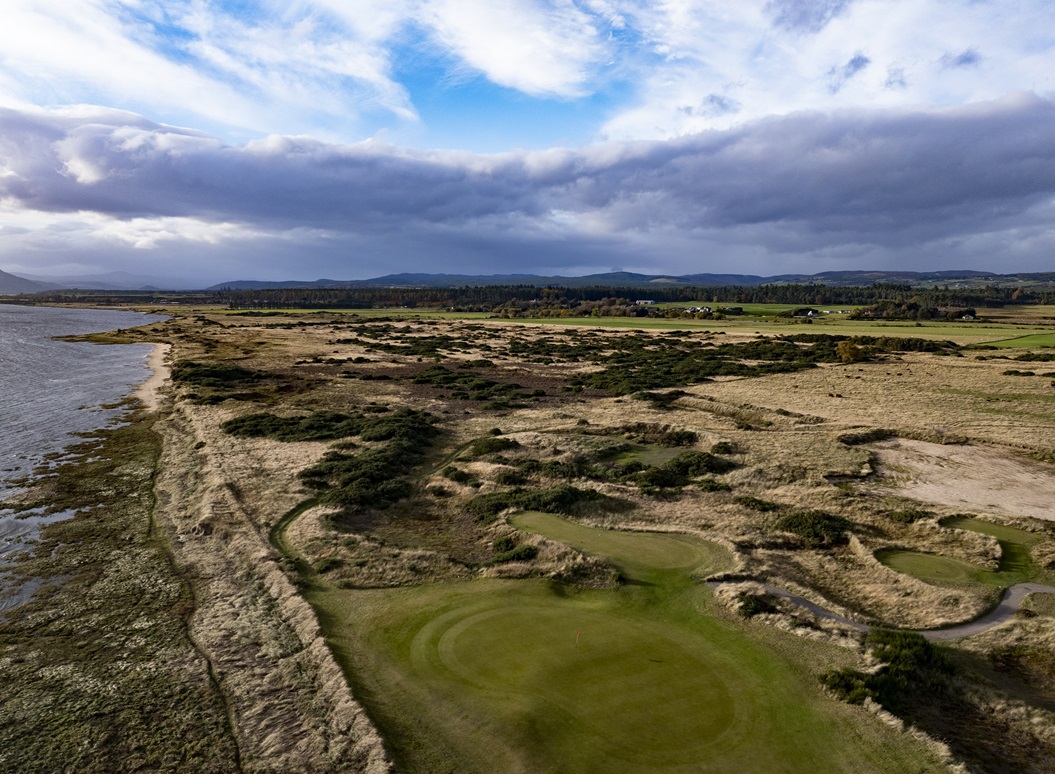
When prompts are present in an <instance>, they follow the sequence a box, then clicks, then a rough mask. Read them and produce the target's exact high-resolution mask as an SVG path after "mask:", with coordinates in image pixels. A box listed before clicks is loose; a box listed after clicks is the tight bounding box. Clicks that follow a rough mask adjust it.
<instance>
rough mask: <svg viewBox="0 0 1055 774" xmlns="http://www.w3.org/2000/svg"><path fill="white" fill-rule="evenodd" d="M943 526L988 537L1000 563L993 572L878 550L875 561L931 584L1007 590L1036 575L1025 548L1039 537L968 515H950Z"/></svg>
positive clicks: (937, 558) (926, 556) (927, 556)
mask: <svg viewBox="0 0 1055 774" xmlns="http://www.w3.org/2000/svg"><path fill="white" fill-rule="evenodd" d="M941 525H942V526H943V527H948V528H950V529H964V530H968V531H970V532H979V533H981V534H983V535H991V536H992V537H995V538H996V539H997V541H998V542H999V543H1000V564H999V567H998V569H997V570H996V571H995V572H994V571H992V570H988V569H986V568H984V567H980V566H978V565H975V564H971V563H970V562H964V561H960V560H959V559H953V558H950V557H947V556H939V555H937V554H927V553H923V552H920V551H906V550H901V549H889V548H887V549H881V550H879V551H876V555H875V556H876V559H878V560H879V561H880V562H882V563H883V564H885V565H886V566H887V567H889V568H890V569H892V570H897V571H898V572H903V573H905V574H907V575H912V576H915V577H917V578H919V579H920V580H924V581H929V582H935V583H953V584H972V583H975V584H984V585H987V586H996V587H997V588H1007V587H1008V586H1012V585H1014V584H1016V583H1021V582H1023V581H1028V580H1032V579H1033V578H1034V576H1035V575H1036V569H1035V567H1034V566H1033V560H1032V558H1031V557H1030V554H1029V545H1030V544H1031V543H1035V542H1037V541H1038V540H1039V538H1038V537H1037V536H1036V535H1034V534H1033V533H1031V532H1027V531H1026V530H1023V529H1016V528H1015V527H1008V526H1005V525H1003V524H994V523H993V522H991V521H985V520H984V519H977V518H974V517H971V516H954V517H951V518H948V519H943V520H942V521H941Z"/></svg>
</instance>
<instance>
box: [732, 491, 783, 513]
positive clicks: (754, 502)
mask: <svg viewBox="0 0 1055 774" xmlns="http://www.w3.org/2000/svg"><path fill="white" fill-rule="evenodd" d="M733 502H734V503H736V504H737V505H742V506H744V507H745V508H749V509H751V510H752V511H758V512H759V513H771V512H773V511H779V510H780V509H781V508H783V507H784V506H782V505H781V504H780V503H774V502H770V501H769V500H763V499H762V498H760V497H752V496H751V495H741V496H740V497H734V498H733Z"/></svg>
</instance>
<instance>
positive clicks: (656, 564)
mask: <svg viewBox="0 0 1055 774" xmlns="http://www.w3.org/2000/svg"><path fill="white" fill-rule="evenodd" d="M511 521H512V523H513V526H515V527H517V528H518V529H522V530H525V531H527V532H536V533H538V534H541V535H545V536H546V537H548V538H550V539H552V540H558V541H560V542H561V543H566V544H567V545H569V546H572V547H573V548H577V549H578V550H580V551H584V552H585V553H588V554H594V555H596V556H603V557H606V558H608V559H610V560H612V561H613V562H615V563H616V564H617V565H620V567H623V568H626V569H642V570H675V569H686V570H692V569H695V568H696V567H698V566H699V565H702V564H705V563H706V564H708V565H710V567H711V572H714V571H715V570H717V569H719V566H718V565H720V564H721V563H722V562H723V561H724V562H728V561H729V559H728V556H729V555H728V552H726V551H725V549H723V548H720V547H718V546H716V545H714V544H713V543H704V542H703V541H701V540H694V539H693V538H690V537H687V536H685V535H676V534H663V533H659V532H619V531H617V530H605V529H594V528H591V527H584V526H582V525H581V524H575V523H574V522H570V521H568V520H567V519H562V518H561V517H560V516H555V515H553V514H552V513H540V512H538V511H524V512H523V513H519V514H517V515H516V516H514V517H513V518H512V520H511Z"/></svg>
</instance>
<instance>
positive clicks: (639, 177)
mask: <svg viewBox="0 0 1055 774" xmlns="http://www.w3.org/2000/svg"><path fill="white" fill-rule="evenodd" d="M1053 123H1055V102H1053V101H1050V100H1045V99H1042V98H1039V97H1037V96H1035V95H1030V94H1020V95H1015V96H1012V97H1009V98H1006V99H1003V100H999V101H996V102H989V103H977V104H973V105H969V106H962V107H955V108H941V109H938V108H926V109H901V110H869V111H864V110H846V111H838V112H834V113H827V114H825V113H819V112H804V113H795V114H791V115H789V116H786V117H770V118H767V119H764V120H760V121H756V122H752V123H748V124H745V125H743V126H741V127H738V128H736V129H731V130H726V131H722V132H719V131H710V132H703V133H700V134H696V135H691V136H685V137H682V138H679V139H676V140H668V141H635V142H611V143H607V144H603V145H597V146H592V147H588V148H584V149H581V150H547V151H541V152H530V153H524V152H516V153H504V154H498V155H491V156H486V155H475V154H470V153H465V152H422V151H413V150H408V149H405V148H397V147H393V146H389V145H386V144H384V143H381V142H378V141H368V142H363V143H357V144H352V145H344V144H332V143H325V142H321V141H319V140H316V139H312V138H307V137H280V136H273V137H269V138H266V139H263V140H258V141H254V142H252V143H248V144H246V145H241V146H231V145H226V144H224V143H221V142H219V141H217V140H216V139H214V138H211V137H208V136H205V135H202V134H201V133H196V132H189V131H186V130H180V129H174V128H172V127H165V126H161V125H157V124H152V123H151V122H149V121H146V120H144V119H142V118H139V117H136V116H131V115H129V114H127V113H120V112H115V111H106V110H98V111H96V112H94V113H92V112H90V111H88V110H87V109H84V108H82V109H80V110H78V111H56V112H48V111H39V110H37V111H31V112H26V111H13V110H0V168H2V169H4V170H6V173H5V174H4V175H3V176H0V200H2V201H4V202H6V207H7V214H6V216H5V217H3V218H0V226H7V227H10V228H9V229H7V230H5V232H4V233H5V239H4V241H3V242H2V243H0V261H2V260H8V261H12V260H22V259H21V258H19V257H18V256H22V255H24V254H26V253H27V252H28V253H30V254H34V255H37V256H51V257H52V258H54V260H56V261H61V262H69V261H70V257H69V256H70V254H73V253H77V254H79V251H85V250H87V251H89V252H91V251H96V252H97V253H100V254H102V253H104V252H105V250H110V251H112V252H113V254H114V255H115V256H118V255H126V257H127V256H128V255H131V254H133V253H134V254H138V255H139V256H140V259H139V260H141V261H153V262H158V263H160V264H165V263H166V262H171V261H173V260H178V261H179V265H181V266H183V265H188V266H189V265H192V264H195V265H199V266H201V267H203V269H202V270H203V271H216V270H217V267H219V266H222V265H223V261H226V260H231V261H235V264H232V266H233V265H239V266H242V265H244V266H246V268H245V269H243V270H241V271H240V274H241V275H243V276H258V275H259V272H258V271H256V270H255V269H254V266H255V264H246V263H245V261H246V260H248V258H247V257H248V256H252V255H255V256H257V257H258V258H259V259H260V260H264V261H266V262H268V264H269V265H272V264H273V265H274V266H275V267H279V268H281V267H282V266H285V267H297V269H296V271H297V273H301V272H303V271H307V270H308V269H307V268H306V267H308V266H317V267H319V268H318V269H317V271H318V272H319V275H320V276H321V275H325V274H329V275H331V276H332V275H336V274H340V272H337V271H336V268H340V267H341V266H342V265H343V261H344V258H343V257H342V256H347V255H349V254H354V255H356V256H361V257H362V259H363V261H367V259H369V261H372V263H369V261H368V263H369V265H372V266H377V267H379V268H380V271H377V272H376V273H385V271H387V270H391V269H394V268H396V267H400V268H405V269H406V270H410V269H412V268H420V267H422V266H423V265H424V266H431V267H433V268H435V267H436V266H437V265H444V263H443V262H448V263H446V264H445V266H446V267H447V268H449V267H451V266H452V265H457V266H459V267H464V268H465V270H468V269H469V267H472V266H480V267H485V266H486V262H485V258H486V259H487V260H490V261H491V262H492V263H494V262H497V261H502V262H505V264H506V265H507V266H508V267H509V268H510V269H511V268H512V267H514V266H515V267H517V268H519V269H523V270H529V269H530V268H536V269H544V268H546V267H547V266H552V265H554V264H557V263H559V262H560V261H564V262H565V264H568V263H569V262H571V263H574V265H582V263H583V262H584V261H586V260H587V259H589V258H592V259H595V260H598V261H600V262H601V263H602V264H608V265H610V264H611V263H612V262H613V260H614V259H615V258H616V257H619V261H618V262H619V263H622V264H626V265H634V261H635V260H643V257H642V256H654V257H655V260H656V261H660V260H661V259H662V260H665V261H667V262H668V265H669V266H671V267H673V266H677V265H683V264H684V263H685V262H687V261H689V260H691V256H692V255H696V254H699V250H700V249H701V248H700V246H701V245H711V246H712V247H714V249H718V248H719V247H720V248H721V250H722V252H720V253H716V254H717V255H720V256H722V258H721V261H723V262H724V265H725V266H726V267H727V268H731V267H732V265H734V264H730V261H734V259H735V256H737V255H745V254H748V253H750V254H752V255H756V256H757V255H759V254H761V255H768V256H770V257H771V258H772V259H773V261H776V262H786V263H792V262H795V261H798V262H799V263H800V265H808V264H809V262H810V261H813V260H816V259H825V260H826V259H827V256H836V255H840V254H841V255H843V256H846V257H847V258H848V260H849V259H850V258H851V257H853V256H868V257H869V258H870V259H871V260H873V261H880V262H881V261H885V260H887V259H889V260H895V259H897V260H908V258H907V256H910V255H911V256H914V257H913V260H916V261H921V260H926V261H927V265H929V266H931V267H933V266H934V265H935V263H937V262H943V263H944V267H946V268H963V267H964V261H965V260H970V261H973V262H975V265H977V264H978V263H979V262H982V257H981V256H979V255H978V253H977V250H978V245H981V244H996V243H999V242H1000V241H1001V240H1003V241H1005V242H1008V243H1013V244H1015V245H1016V248H1015V249H1014V250H1013V251H1010V252H1009V254H1011V255H1014V257H1015V259H1016V261H1018V262H1019V266H1020V267H1023V266H1032V267H1038V266H1041V265H1046V262H1049V261H1050V254H1049V253H1047V252H1044V251H1043V249H1044V246H1046V245H1048V244H1050V243H1051V241H1052V235H1053V233H1055V229H1053V228H1052V226H1051V219H1050V215H1051V208H1052V202H1053V201H1055V134H1053V133H1052V132H1051V131H1050V127H1051V126H1052V125H1053ZM70 170H80V171H81V173H80V175H79V176H78V175H74V174H71V172H70ZM19 229H22V230H21V231H19ZM693 244H696V247H693ZM104 248H105V250H104ZM924 248H926V249H929V250H931V253H930V254H929V255H928V254H927V253H926V251H925V249H924ZM664 251H666V252H664ZM759 251H761V253H759ZM635 255H636V256H637V258H634V256H635ZM664 255H665V256H666V257H665V258H663V256H664ZM497 256H500V257H497ZM309 257H310V261H309ZM628 258H629V259H630V260H628ZM49 260H50V259H49ZM100 260H105V261H108V260H117V259H116V258H101V259H100ZM128 260H131V259H128ZM833 260H834V259H833ZM862 260H863V259H862ZM990 260H993V256H992V255H990ZM188 261H190V262H191V263H188ZM950 263H951V264H952V266H950V265H949V264H950ZM365 265H367V264H366V263H364V264H363V266H365ZM716 265H717V264H716ZM210 266H211V268H210ZM326 267H333V270H329V269H327V268H326ZM496 268H497V267H496V266H492V267H491V269H492V270H495V269H496ZM659 268H661V267H659ZM1016 268H1017V267H1016ZM276 270H277V269H276ZM363 270H364V271H366V269H363ZM665 270H667V271H671V270H672V269H671V268H667V269H665ZM290 271H293V269H291V268H286V269H285V272H286V273H287V274H288V273H289V272H290ZM301 276H303V274H301ZM341 276H348V274H347V273H344V274H341Z"/></svg>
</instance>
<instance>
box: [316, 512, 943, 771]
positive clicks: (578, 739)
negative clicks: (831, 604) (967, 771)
mask: <svg viewBox="0 0 1055 774" xmlns="http://www.w3.org/2000/svg"><path fill="white" fill-rule="evenodd" d="M514 523H515V524H516V525H517V526H518V527H520V528H521V529H523V530H525V531H531V532H537V533H540V534H543V535H545V536H547V537H549V538H550V539H554V540H559V541H563V542H566V543H568V544H570V545H573V546H576V547H578V548H580V549H582V550H584V551H586V552H589V553H593V554H595V555H597V556H603V557H607V558H608V559H609V560H610V561H612V562H613V563H614V564H615V565H616V567H618V569H619V571H620V573H621V575H622V577H623V582H622V583H621V584H620V585H619V586H618V587H617V588H616V589H614V590H597V589H594V590H589V589H582V588H576V587H574V586H565V585H562V584H559V583H555V582H552V581H548V580H544V579H525V580H495V579H491V580H477V581H472V582H462V583H450V584H437V585H431V586H422V587H414V588H400V589H393V590H354V589H334V588H319V587H315V588H314V589H311V590H309V591H308V592H307V598H308V599H309V601H311V603H312V604H313V605H314V606H315V608H316V610H317V611H318V612H319V614H320V620H321V621H322V623H323V626H324V628H325V629H326V630H327V632H328V633H329V639H330V643H331V646H332V647H333V649H334V652H335V653H336V654H337V656H338V659H339V660H340V661H341V662H342V663H343V664H344V666H345V668H346V670H347V673H348V674H349V676H350V677H351V679H352V680H353V683H354V685H355V689H356V693H357V695H358V696H359V697H360V698H361V699H362V701H363V702H364V704H365V705H366V706H367V708H368V710H369V712H370V714H371V716H372V718H373V719H374V721H375V722H376V723H377V724H378V725H379V727H380V728H381V729H382V732H383V733H384V735H385V738H386V739H387V740H388V741H389V744H390V750H391V752H392V754H393V757H394V758H395V761H396V763H397V766H398V767H399V768H400V769H401V770H404V771H421V772H430V774H431V773H432V772H473V771H480V772H493V771H524V772H527V771H530V772H597V771H604V772H658V771H665V772H690V771H691V772H707V771H714V772H727V771H847V772H849V771H853V772H860V771H890V772H894V771H905V770H908V769H909V768H911V769H912V770H914V771H915V770H927V769H926V768H923V769H921V768H920V766H921V765H924V767H925V765H926V763H925V760H924V759H923V758H921V756H920V753H919V751H918V750H912V749H911V747H912V745H911V743H910V741H909V740H907V739H906V738H905V737H898V736H896V735H894V734H893V733H892V732H888V731H887V730H886V729H879V728H875V727H869V728H868V729H865V728H863V727H862V726H860V725H858V723H859V720H858V719H855V718H854V716H853V715H852V714H848V713H847V712H846V709H845V708H843V707H841V706H839V705H838V704H836V703H835V702H833V701H832V700H831V699H830V698H828V697H826V696H825V695H824V694H823V693H822V692H821V691H820V688H819V686H818V684H817V681H816V678H815V676H814V675H813V674H812V673H810V671H809V670H808V669H807V668H805V667H804V666H803V665H802V664H801V663H797V662H793V661H792V660H789V658H788V657H787V656H786V655H783V654H782V653H781V651H779V650H774V649H772V648H771V647H767V646H766V645H765V644H763V643H762V642H761V641H759V639H758V637H757V635H753V634H752V633H751V631H750V630H749V629H745V628H744V626H743V624H740V623H736V622H732V621H729V620H726V619H723V618H720V617H716V616H715V615H713V614H711V613H709V612H708V603H707V599H708V597H709V594H710V592H709V591H708V590H707V589H706V588H705V587H704V586H703V585H702V584H700V583H699V582H698V581H697V580H695V579H694V578H693V573H694V571H695V572H708V573H709V572H713V571H715V570H717V569H720V568H722V567H724V566H727V565H728V562H729V558H728V556H727V555H726V553H725V551H724V550H723V549H722V548H720V547H719V546H716V545H713V544H710V543H706V542H704V541H701V540H697V539H694V538H691V537H688V536H683V535H674V534H654V533H649V534H644V533H626V532H612V531H605V530H598V529H591V528H587V527H584V526H581V525H577V524H573V523H571V522H568V521H565V520H563V519H560V518H558V517H556V516H553V515H550V514H542V513H523V514H521V515H519V516H518V517H516V519H515V521H514ZM849 740H853V741H849Z"/></svg>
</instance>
